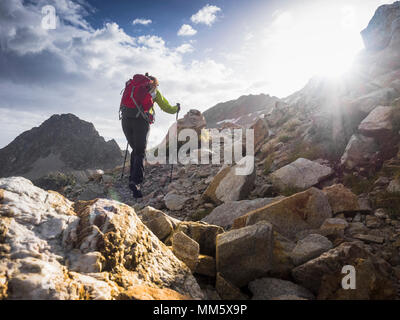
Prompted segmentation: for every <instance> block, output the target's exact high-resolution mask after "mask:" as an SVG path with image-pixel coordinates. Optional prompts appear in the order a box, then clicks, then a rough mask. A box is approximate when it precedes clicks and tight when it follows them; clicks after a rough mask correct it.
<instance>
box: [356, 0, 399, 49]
mask: <svg viewBox="0 0 400 320" xmlns="http://www.w3.org/2000/svg"><path fill="white" fill-rule="evenodd" d="M399 18H400V3H399V2H398V1H396V2H395V3H393V4H392V5H383V6H380V7H379V8H378V9H377V10H376V12H375V14H374V16H373V17H372V19H371V21H370V23H369V24H368V26H367V28H365V29H364V30H363V31H362V32H361V35H362V37H363V40H364V44H365V47H366V48H367V49H368V50H371V51H377V50H382V49H385V48H387V47H388V46H394V45H396V44H399V43H398V41H399V39H398V34H399V32H400V30H399V29H400V22H399Z"/></svg>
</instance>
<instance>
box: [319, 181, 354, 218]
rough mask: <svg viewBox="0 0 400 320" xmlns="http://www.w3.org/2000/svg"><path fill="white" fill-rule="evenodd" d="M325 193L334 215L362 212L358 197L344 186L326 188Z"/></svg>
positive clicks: (336, 185)
mask: <svg viewBox="0 0 400 320" xmlns="http://www.w3.org/2000/svg"><path fill="white" fill-rule="evenodd" d="M323 192H324V193H325V194H326V196H327V197H328V201H329V204H330V206H331V208H332V212H333V214H338V213H342V212H352V211H359V210H360V205H359V203H358V198H357V196H356V195H355V194H354V193H353V192H351V191H350V190H349V189H347V188H346V187H345V186H343V185H342V184H335V185H333V186H330V187H326V188H324V189H323Z"/></svg>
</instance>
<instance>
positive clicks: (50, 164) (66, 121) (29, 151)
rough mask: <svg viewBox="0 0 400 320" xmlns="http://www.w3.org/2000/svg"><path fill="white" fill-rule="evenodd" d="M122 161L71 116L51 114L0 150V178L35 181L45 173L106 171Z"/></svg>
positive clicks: (111, 145) (110, 143) (88, 126)
mask: <svg viewBox="0 0 400 320" xmlns="http://www.w3.org/2000/svg"><path fill="white" fill-rule="evenodd" d="M122 162H123V155H122V152H121V149H120V148H119V147H118V145H117V143H116V142H115V141H114V140H110V141H107V142H106V141H105V140H104V138H103V137H101V136H100V135H99V134H98V132H97V131H96V129H95V128H94V126H93V124H91V123H89V122H86V121H83V120H80V119H79V118H78V117H76V116H74V115H73V114H62V115H53V116H52V117H50V118H49V119H48V120H46V121H45V122H43V123H42V124H41V125H40V126H39V127H35V128H33V129H31V130H29V131H25V132H24V133H22V134H20V135H19V136H18V137H17V138H15V140H14V141H13V142H11V143H10V144H9V145H8V146H6V147H5V148H3V149H1V150H0V177H9V176H13V175H19V176H24V177H27V178H29V179H37V178H39V177H41V176H44V175H46V174H47V173H49V172H55V171H60V172H70V171H74V170H84V169H98V168H100V169H109V168H114V167H116V166H117V165H121V163H122Z"/></svg>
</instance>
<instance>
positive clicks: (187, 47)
mask: <svg viewBox="0 0 400 320" xmlns="http://www.w3.org/2000/svg"><path fill="white" fill-rule="evenodd" d="M175 51H176V52H178V53H181V54H184V53H190V52H193V51H194V48H193V46H192V45H191V44H190V43H184V44H182V45H180V46H179V47H178V48H176V50H175Z"/></svg>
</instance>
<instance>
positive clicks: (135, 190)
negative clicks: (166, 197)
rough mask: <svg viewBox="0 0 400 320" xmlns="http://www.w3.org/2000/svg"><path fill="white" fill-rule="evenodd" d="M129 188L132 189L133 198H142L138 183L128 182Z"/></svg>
mask: <svg viewBox="0 0 400 320" xmlns="http://www.w3.org/2000/svg"><path fill="white" fill-rule="evenodd" d="M129 189H131V190H132V194H133V197H134V198H142V197H143V194H142V191H140V185H138V184H134V183H130V184H129Z"/></svg>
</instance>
